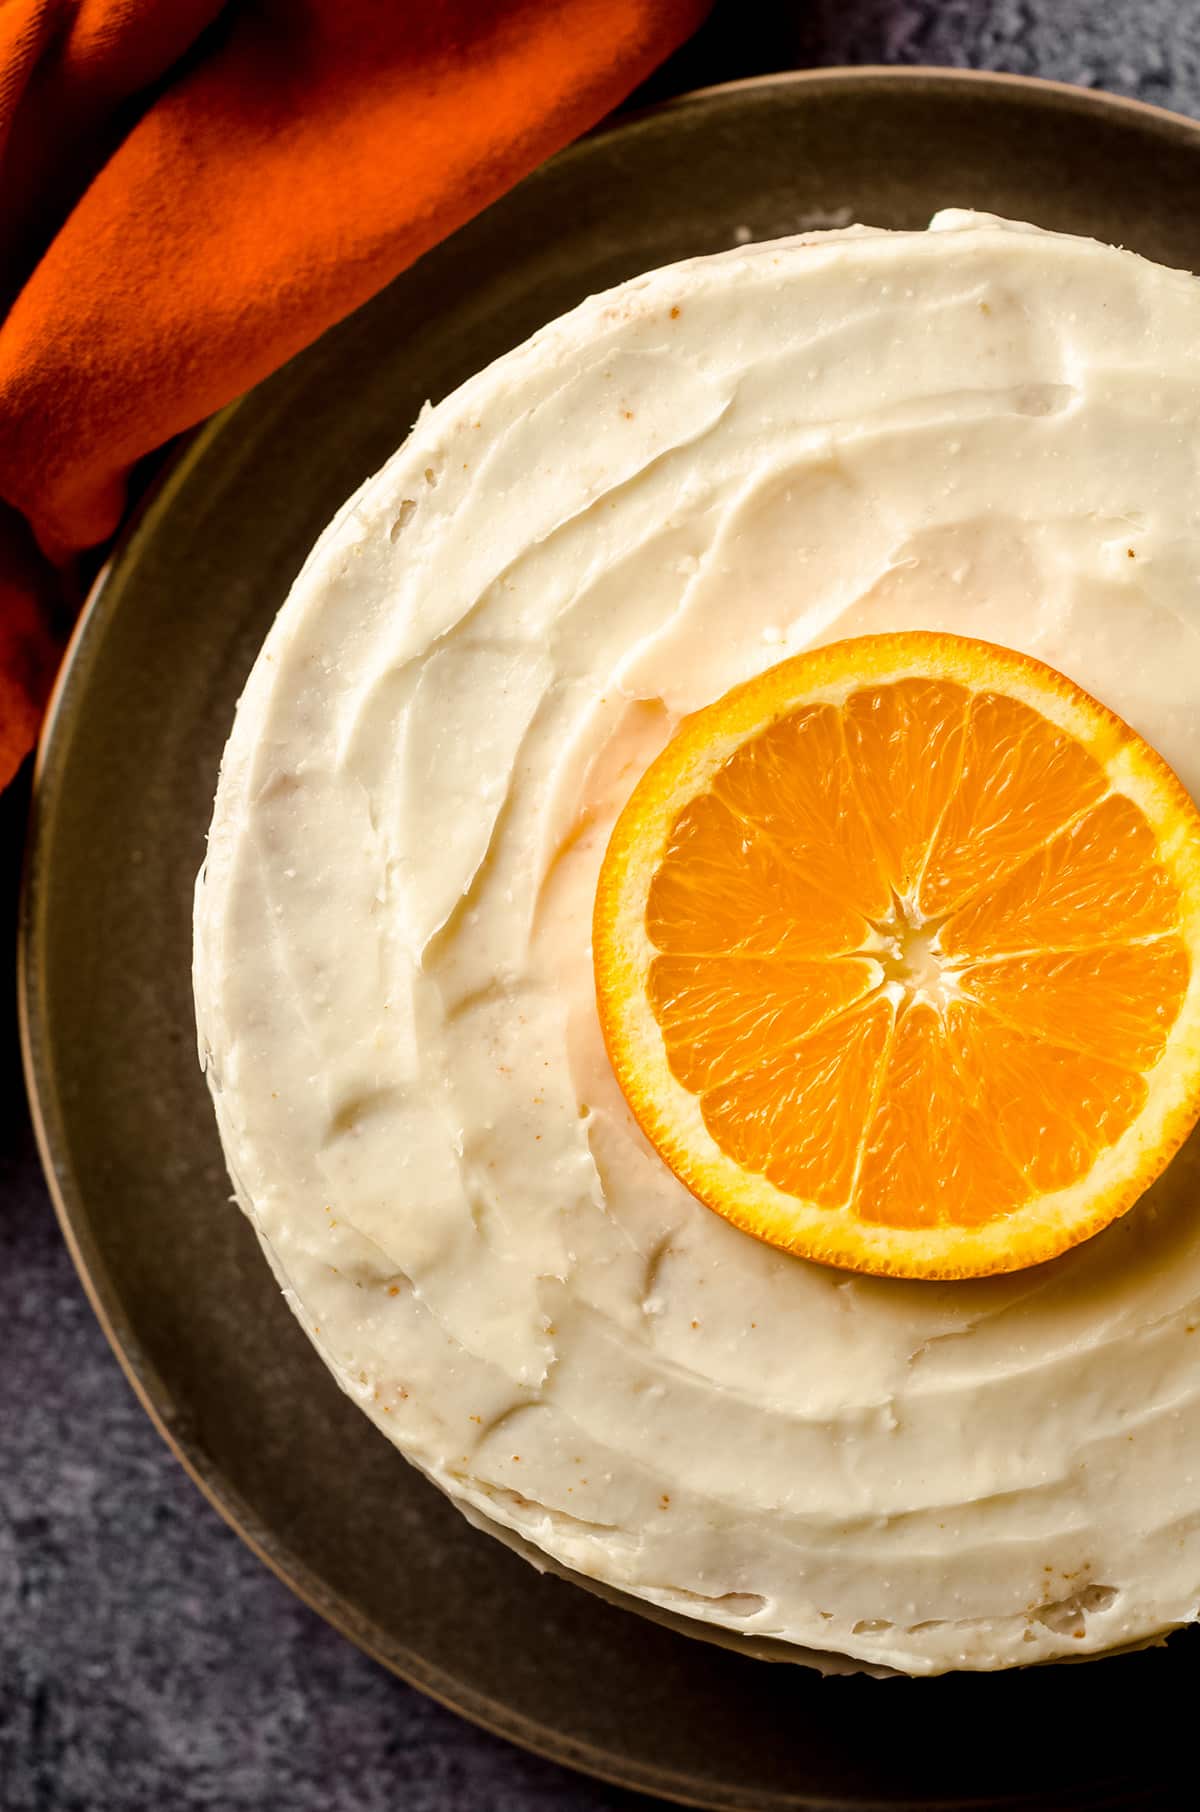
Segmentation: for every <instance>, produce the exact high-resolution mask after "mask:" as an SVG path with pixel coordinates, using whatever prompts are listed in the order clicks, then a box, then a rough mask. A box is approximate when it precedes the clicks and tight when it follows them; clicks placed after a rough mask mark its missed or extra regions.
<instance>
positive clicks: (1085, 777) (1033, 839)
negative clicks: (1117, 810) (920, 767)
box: [918, 692, 1108, 918]
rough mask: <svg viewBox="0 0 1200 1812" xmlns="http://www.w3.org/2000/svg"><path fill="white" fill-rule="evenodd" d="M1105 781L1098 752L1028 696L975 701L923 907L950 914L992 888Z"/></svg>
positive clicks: (929, 865)
mask: <svg viewBox="0 0 1200 1812" xmlns="http://www.w3.org/2000/svg"><path fill="white" fill-rule="evenodd" d="M1107 786H1108V782H1107V780H1106V779H1105V774H1104V769H1103V768H1102V767H1101V765H1100V763H1099V762H1098V761H1097V760H1096V758H1095V756H1094V755H1092V754H1090V753H1089V751H1088V750H1087V749H1086V748H1084V747H1083V746H1082V745H1081V744H1080V742H1079V741H1078V739H1077V738H1075V737H1073V736H1069V735H1067V733H1066V732H1065V731H1063V730H1061V729H1059V727H1058V726H1057V725H1056V724H1053V723H1049V722H1048V721H1047V720H1046V718H1044V717H1042V716H1041V715H1040V714H1039V713H1038V712H1037V711H1035V710H1034V709H1033V708H1032V707H1031V706H1029V705H1027V704H1025V703H1024V702H1023V701H1022V700H1020V699H1017V698H1012V697H1010V696H1006V695H1005V694H1003V693H1000V694H996V693H990V692H985V693H983V694H982V696H980V697H978V698H975V699H973V700H972V703H971V710H970V715H969V717H968V720H967V733H966V739H965V745H964V748H963V755H962V768H961V772H960V775H959V779H958V784H957V786H956V787H955V789H954V792H953V794H952V795H951V798H950V802H949V804H948V805H947V808H946V814H945V817H944V818H943V819H942V822H941V824H940V825H939V826H938V828H937V832H936V834H935V835H934V838H933V842H932V845H931V847H930V850H929V854H928V858H927V860H926V864H925V872H924V875H923V876H922V878H921V884H920V889H919V895H918V903H919V905H920V908H921V911H922V912H923V913H924V914H925V915H926V917H928V918H933V917H936V916H938V915H940V914H944V913H947V912H952V911H953V910H954V908H955V907H956V906H959V905H961V904H962V902H963V901H964V900H965V899H967V897H968V896H969V895H971V894H978V893H979V892H980V891H981V890H982V889H984V888H992V887H994V886H995V884H996V882H997V881H998V880H999V879H1000V877H1001V876H1002V875H1004V874H1007V873H1008V871H1009V870H1010V869H1012V868H1015V867H1016V865H1017V863H1018V862H1021V861H1023V860H1024V859H1025V857H1026V856H1029V855H1031V854H1032V853H1033V851H1034V850H1035V849H1036V848H1037V847H1038V845H1039V844H1040V843H1043V842H1044V841H1045V839H1046V837H1047V835H1049V834H1052V833H1053V832H1054V831H1056V830H1057V829H1058V828H1059V826H1060V825H1061V824H1065V822H1066V821H1067V819H1068V818H1070V817H1072V816H1073V814H1074V813H1076V812H1078V811H1081V810H1082V809H1083V808H1084V807H1085V806H1088V805H1090V804H1092V803H1093V802H1094V801H1095V800H1097V799H1099V798H1100V796H1101V794H1102V793H1104V792H1105V791H1107Z"/></svg>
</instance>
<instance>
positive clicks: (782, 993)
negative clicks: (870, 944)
mask: <svg viewBox="0 0 1200 1812" xmlns="http://www.w3.org/2000/svg"><path fill="white" fill-rule="evenodd" d="M878 973H879V970H878V964H876V963H873V962H871V961H869V960H868V959H866V958H862V957H860V958H857V959H853V958H847V960H846V961H845V962H841V963H829V962H819V963H814V962H808V963H803V962H801V963H796V962H786V961H784V962H771V961H758V960H755V959H754V958H753V957H739V956H730V957H703V956H700V957H697V956H656V957H655V959H654V961H653V962H652V963H651V965H650V974H649V978H648V984H647V991H648V993H649V997H650V1004H651V1007H652V1009H653V1012H654V1017H655V1019H657V1021H658V1024H659V1027H660V1028H661V1031H662V1036H663V1044H664V1045H665V1047H666V1051H667V1061H668V1062H669V1063H670V1065H671V1069H672V1071H673V1073H674V1074H675V1075H676V1076H678V1078H679V1080H680V1082H682V1083H683V1086H684V1087H685V1088H688V1089H692V1090H694V1091H696V1092H699V1091H700V1090H701V1089H707V1088H713V1087H715V1086H716V1085H717V1084H718V1083H721V1082H728V1081H730V1080H731V1079H732V1078H733V1077H734V1076H737V1075H740V1074H741V1073H742V1072H744V1071H745V1070H747V1069H749V1068H751V1067H754V1066H757V1065H758V1064H759V1063H761V1062H762V1060H763V1059H764V1058H767V1057H771V1056H773V1055H774V1053H775V1052H776V1051H779V1050H791V1049H794V1047H795V1046H796V1045H797V1044H799V1042H800V1040H801V1039H803V1038H807V1037H809V1036H810V1034H811V1033H812V1032H813V1031H815V1030H816V1029H818V1028H819V1027H821V1026H822V1025H824V1024H825V1022H826V1020H828V1019H831V1018H832V1017H833V1015H834V1014H835V1013H839V1012H842V1011H844V1009H845V1008H846V1007H849V1006H853V1004H854V1002H855V1001H858V1000H862V999H863V998H864V997H865V996H866V995H867V994H869V993H870V992H871V990H872V989H873V988H874V986H875V984H876V981H877V979H878Z"/></svg>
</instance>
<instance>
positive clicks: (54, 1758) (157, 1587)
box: [0, 0, 1200, 1812]
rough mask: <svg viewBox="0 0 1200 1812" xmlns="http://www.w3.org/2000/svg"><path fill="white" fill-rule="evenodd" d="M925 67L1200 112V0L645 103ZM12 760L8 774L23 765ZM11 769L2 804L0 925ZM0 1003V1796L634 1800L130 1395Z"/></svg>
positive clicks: (243, 1806)
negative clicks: (374, 1603) (442, 1702)
mask: <svg viewBox="0 0 1200 1812" xmlns="http://www.w3.org/2000/svg"><path fill="white" fill-rule="evenodd" d="M884 62H900V63H940V64H952V65H956V66H965V67H975V68H981V69H1002V70H1010V71H1015V72H1017V73H1021V74H1033V75H1042V76H1051V77H1055V78H1057V79H1059V80H1062V81H1068V82H1080V83H1085V84H1087V85H1089V86H1092V87H1100V88H1109V89H1114V90H1117V91H1118V92H1121V93H1124V94H1131V95H1136V96H1137V97H1139V98H1140V99H1142V100H1146V101H1153V102H1156V103H1158V104H1160V105H1163V106H1167V107H1174V108H1176V109H1178V110H1179V111H1180V112H1183V113H1191V114H1200V4H1197V0H808V3H807V4H805V3H804V0H720V3H719V4H718V5H717V7H716V8H715V10H714V13H713V16H712V18H711V20H710V22H709V24H708V25H707V26H706V27H705V28H704V30H703V31H702V32H701V33H700V34H699V36H698V37H697V38H696V39H695V40H693V42H692V44H690V45H689V46H687V47H685V49H684V50H683V51H681V52H680V53H679V54H678V56H676V57H675V58H673V59H672V61H671V63H670V64H669V65H668V66H667V67H666V69H664V70H663V71H661V72H660V73H659V75H657V76H656V77H655V78H654V79H653V80H652V81H651V82H650V83H648V84H647V86H646V88H645V90H643V91H642V94H641V95H640V96H639V97H637V98H639V99H656V98H658V97H659V96H661V95H666V94H669V93H674V92H677V91H679V90H681V89H683V88H686V87H692V86H696V85H699V84H701V83H706V82H717V81H723V80H728V79H731V78H733V77H736V76H743V75H751V74H757V73H760V72H762V71H766V70H769V69H778V68H786V67H790V66H804V65H808V64H837V63H884ZM27 778H28V777H27V775H26V777H25V779H26V783H27ZM26 791H27V784H26V785H21V784H18V786H16V787H15V788H13V789H10V792H9V794H8V795H7V796H6V797H5V798H3V799H0V917H4V918H6V919H7V923H4V924H0V936H3V937H4V938H5V939H6V941H7V939H8V937H9V935H10V930H11V915H12V909H13V908H12V902H13V899H14V897H15V885H16V873H17V867H18V861H19V844H20V837H21V828H22V823H23V817H24V796H25V793H26ZM15 1050H16V1035H15V1024H14V1015H13V1007H12V1000H11V995H9V996H6V997H5V998H3V999H0V1101H3V1102H5V1103H7V1107H6V1108H5V1109H3V1110H0V1812H193V1809H197V1812H198V1809H200V1808H215V1809H218V1812H251V1809H253V1812H263V1809H268V1808H275V1807H281V1808H282V1807H287V1808H288V1809H289V1812H351V1809H353V1812H384V1808H387V1809H388V1812H392V1809H394V1808H398V1807H403V1808H405V1812H621V1809H622V1808H624V1809H626V1812H632V1809H633V1808H635V1807H639V1806H649V1805H650V1803H651V1802H649V1801H647V1800H641V1799H636V1798H634V1797H633V1796H631V1795H628V1794H624V1793H618V1792H615V1791H613V1790H611V1789H609V1788H605V1787H601V1786H598V1785H594V1784H592V1783H590V1782H588V1781H585V1780H582V1779H580V1778H578V1777H575V1776H573V1775H570V1774H568V1773H566V1772H564V1771H563V1770H562V1769H559V1768H557V1767H554V1766H552V1765H551V1764H549V1763H545V1762H542V1761H539V1760H538V1759H537V1758H535V1757H531V1756H527V1755H524V1754H522V1753H520V1752H519V1751H517V1750H515V1749H511V1748H509V1747H507V1746H506V1745H505V1744H503V1743H501V1742H499V1741H497V1740H496V1739H494V1738H492V1737H489V1736H487V1735H485V1734H484V1733H483V1732H481V1731H477V1730H475V1729H472V1728H471V1727H469V1726H468V1725H466V1724H464V1723H462V1722H461V1721H460V1720H459V1719H457V1718H456V1717H454V1716H453V1714H451V1713H450V1712H447V1711H444V1710H442V1709H441V1708H440V1707H439V1706H436V1705H433V1704H431V1703H430V1702H429V1701H427V1700H425V1699H423V1698H422V1697H421V1696H420V1695H419V1694H417V1693H415V1692H413V1691H411V1690H410V1689H409V1688H407V1687H405V1686H403V1685H402V1684H401V1683H400V1682H399V1681H397V1680H394V1679H392V1678H391V1677H390V1676H389V1675H387V1674H386V1673H385V1672H384V1671H383V1670H382V1669H381V1668H379V1667H377V1666H375V1664H374V1663H372V1662H370V1661H368V1660H367V1659H366V1657H365V1656H363V1655H361V1654H359V1653H358V1652H357V1651H356V1650H355V1649H354V1648H352V1647H351V1646H350V1645H349V1644H348V1643H347V1642H345V1641H343V1640H342V1638H341V1637H339V1636H337V1635H335V1634H334V1632H333V1631H332V1630H330V1629H328V1628H327V1627H326V1626H325V1625H324V1624H323V1623H322V1622H321V1621H320V1620H319V1619H318V1618H317V1617H316V1616H315V1615H314V1614H313V1613H312V1612H310V1611H309V1610H307V1609H306V1608H305V1607H304V1606H303V1605H302V1604H300V1603H299V1602H298V1601H297V1600H296V1599H294V1598H293V1597H292V1595H291V1594H290V1593H289V1592H288V1591H287V1589H286V1588H285V1587H284V1586H282V1585H281V1584H280V1583H279V1582H278V1581H277V1580H276V1579H275V1578H273V1576H272V1575H271V1574H269V1573H268V1572H267V1571H266V1569H265V1568H264V1567H263V1566H261V1565H260V1563H259V1562H258V1561H257V1560H255V1558H254V1557H253V1555H251V1554H250V1553H249V1552H248V1550H246V1549H245V1548H244V1547H243V1546H242V1545H241V1543H240V1542H239V1540H238V1539H237V1537H236V1536H234V1535H233V1534H232V1533H231V1532H230V1531H229V1530H228V1529H227V1528H226V1527H225V1526H224V1524H223V1523H222V1522H221V1521H220V1520H219V1519H218V1517H217V1515H216V1513H215V1512H214V1511H212V1510H211V1509H210V1508H209V1507H208V1505H207V1504H206V1503H205V1502H204V1501H203V1500H202V1499H201V1497H200V1496H199V1494H198V1492H197V1491H196V1490H195V1488H194V1487H193V1486H192V1485H191V1483H190V1482H189V1481H188V1479H187V1478H186V1477H185V1476H184V1474H183V1472H182V1471H181V1470H180V1469H179V1467H178V1466H177V1465H176V1463H175V1462H174V1460H173V1459H172V1458H171V1456H170V1455H169V1453H168V1452H167V1450H166V1448H165V1447H164V1446H163V1445H162V1444H161V1442H160V1441H159V1439H158V1436H157V1435H156V1434H155V1433H154V1431H153V1429H152V1428H151V1427H150V1424H149V1423H148V1422H147V1421H146V1419H145V1417H144V1416H143V1414H142V1411H141V1410H140V1409H139V1407H138V1405H137V1404H136V1403H135V1401H134V1399H133V1397H132V1395H131V1394H130V1392H129V1389H128V1387H127V1386H126V1384H125V1382H124V1380H123V1378H122V1376H121V1374H120V1372H119V1370H118V1368H117V1364H116V1361H115V1360H114V1359H113V1357H112V1355H111V1354H110V1352H109V1350H108V1348H107V1346H106V1344H105V1342H104V1339H103V1337H102V1335H101V1333H100V1331H99V1328H98V1327H97V1326H96V1324H95V1322H94V1320H93V1318H92V1314H91V1311H90V1309H89V1308H88V1306H87V1303H86V1301H85V1300H84V1297H83V1293H82V1291H81V1289H80V1287H79V1284H78V1283H77V1281H76V1278H75V1275H74V1272H73V1271H72V1268H71V1265H70V1261H69V1260H68V1258H67V1254H66V1251H65V1248H64V1247H63V1245H62V1242H61V1240H60V1238H59V1235H58V1232H57V1228H56V1225H55V1222H54V1219H53V1215H52V1213H51V1209H50V1204H49V1201H48V1199H47V1196H46V1191H45V1186H44V1184H43V1182H42V1180H41V1176H40V1173H39V1171H38V1167H37V1159H36V1155H35V1153H34V1149H33V1140H32V1135H31V1133H30V1130H29V1124H28V1116H27V1114H26V1112H25V1109H24V1101H23V1096H22V1094H21V1088H20V1081H19V1068H18V1064H17V1059H16V1054H15Z"/></svg>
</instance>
